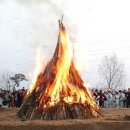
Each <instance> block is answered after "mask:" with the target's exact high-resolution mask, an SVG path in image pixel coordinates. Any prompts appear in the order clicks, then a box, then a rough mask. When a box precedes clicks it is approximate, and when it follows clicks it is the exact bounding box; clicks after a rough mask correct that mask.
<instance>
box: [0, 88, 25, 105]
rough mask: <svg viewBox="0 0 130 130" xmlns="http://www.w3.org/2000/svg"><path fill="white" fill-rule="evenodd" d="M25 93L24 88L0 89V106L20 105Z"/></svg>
mask: <svg viewBox="0 0 130 130" xmlns="http://www.w3.org/2000/svg"><path fill="white" fill-rule="evenodd" d="M25 94H26V90H25V89H24V88H22V89H20V90H18V91H13V92H11V91H7V90H2V89H0V107H2V106H3V105H4V106H6V107H20V106H21V104H22V102H23V99H24V96H25Z"/></svg>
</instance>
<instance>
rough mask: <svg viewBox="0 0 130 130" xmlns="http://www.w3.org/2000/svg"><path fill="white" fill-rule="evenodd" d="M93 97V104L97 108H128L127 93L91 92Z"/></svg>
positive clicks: (96, 90) (124, 91)
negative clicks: (94, 103)
mask: <svg viewBox="0 0 130 130" xmlns="http://www.w3.org/2000/svg"><path fill="white" fill-rule="evenodd" d="M92 94H93V97H94V99H95V102H96V103H97V104H98V105H99V107H103V108H124V107H128V105H127V101H128V100H127V98H128V95H127V91H126V90H123V91H122V90H119V91H111V90H107V91H106V90H105V91H103V90H98V89H95V90H92Z"/></svg>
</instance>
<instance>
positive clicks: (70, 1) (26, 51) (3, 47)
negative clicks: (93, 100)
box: [0, 0, 130, 88]
mask: <svg viewBox="0 0 130 130" xmlns="http://www.w3.org/2000/svg"><path fill="white" fill-rule="evenodd" d="M129 6H130V1H129V0H0V72H2V71H6V70H8V71H10V72H13V73H23V74H25V75H26V77H27V78H28V79H29V81H28V82H27V81H26V82H24V83H23V84H22V85H21V86H23V85H24V87H28V86H29V85H30V84H31V82H32V81H31V79H32V75H33V72H34V69H35V59H36V50H37V48H39V47H40V48H41V50H42V54H41V55H42V61H44V62H47V61H48V60H49V59H50V58H51V56H52V54H53V52H54V49H55V46H56V43H57V35H58V19H59V18H61V16H62V14H63V15H64V19H63V23H64V25H65V27H66V29H67V32H68V34H69V36H70V38H71V39H73V40H74V48H75V55H76V59H77V61H78V63H80V64H81V65H82V67H83V68H84V69H83V70H82V71H81V75H82V77H83V79H84V81H85V82H87V83H88V84H90V86H91V87H95V86H97V85H98V84H99V83H100V76H99V74H98V66H99V64H100V62H101V60H102V58H103V57H104V56H105V55H111V54H114V53H115V54H117V56H118V58H119V59H120V60H122V61H123V62H124V64H125V72H126V86H125V88H128V87H129V86H130V81H129V78H130V17H129V16H130V8H129Z"/></svg>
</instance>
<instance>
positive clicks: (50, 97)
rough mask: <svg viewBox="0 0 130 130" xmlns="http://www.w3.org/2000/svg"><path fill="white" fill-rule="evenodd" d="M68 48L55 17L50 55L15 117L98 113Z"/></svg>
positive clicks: (49, 117)
mask: <svg viewBox="0 0 130 130" xmlns="http://www.w3.org/2000/svg"><path fill="white" fill-rule="evenodd" d="M70 48H71V47H70V44H69V42H68V36H67V33H66V29H65V27H64V25H63V23H62V20H59V36H58V42H57V46H56V49H55V52H54V55H53V57H52V59H51V60H50V61H49V62H48V64H47V65H46V67H45V69H44V71H43V72H40V74H39V75H38V77H37V80H36V82H35V84H34V85H33V86H31V87H30V89H29V90H28V92H27V95H26V96H25V99H24V102H23V104H22V106H21V108H20V110H19V112H18V116H19V117H21V118H22V117H24V118H26V119H41V120H45V119H46V120H57V119H58V120H59V119H88V118H93V117H97V116H98V112H99V108H98V106H97V105H96V103H95V101H94V99H93V97H92V94H91V93H90V91H89V90H88V88H87V85H86V84H85V83H84V82H83V80H82V79H81V77H80V75H79V73H78V70H77V69H76V67H75V64H74V61H73V55H72V53H71V50H72V49H70Z"/></svg>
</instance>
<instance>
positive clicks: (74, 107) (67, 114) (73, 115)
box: [18, 102, 93, 120]
mask: <svg viewBox="0 0 130 130" xmlns="http://www.w3.org/2000/svg"><path fill="white" fill-rule="evenodd" d="M18 116H19V117H21V118H25V119H41V120H62V119H88V118H89V119H90V118H93V114H92V113H91V111H90V107H89V106H84V105H82V104H77V103H74V104H67V103H65V102H62V103H58V104H57V105H55V106H53V107H50V108H47V109H40V108H37V109H34V107H33V106H32V105H29V104H26V105H25V104H24V107H22V109H20V111H19V112H18Z"/></svg>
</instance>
